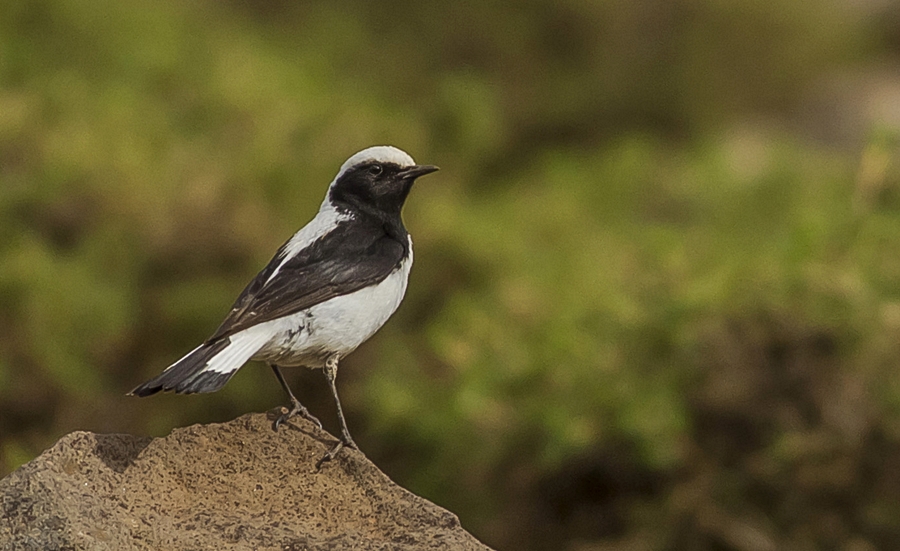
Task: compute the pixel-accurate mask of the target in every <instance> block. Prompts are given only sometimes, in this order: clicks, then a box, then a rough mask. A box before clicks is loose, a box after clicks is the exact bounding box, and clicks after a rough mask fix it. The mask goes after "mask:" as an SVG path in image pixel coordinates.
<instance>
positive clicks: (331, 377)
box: [316, 354, 356, 469]
mask: <svg viewBox="0 0 900 551" xmlns="http://www.w3.org/2000/svg"><path fill="white" fill-rule="evenodd" d="M338 359H339V357H338V355H337V354H332V355H331V356H329V357H328V359H327V360H325V379H326V380H327V381H328V386H329V387H331V394H332V396H334V404H335V405H336V406H337V415H338V421H340V423H341V438H340V440H338V442H337V444H335V445H334V447H332V448H331V449H330V450H328V452H327V453H326V454H325V455H324V456H322V459H320V460H319V462H318V463H316V468H317V469H318V468H321V467H322V464H323V463H326V462H328V461H331V460H332V459H334V457H335V456H336V455H337V454H338V452H339V451H341V449H342V448H343V447H344V446H347V447H348V448H356V442H354V441H353V438H351V437H350V431H349V430H347V421H346V420H345V419H344V410H343V408H341V399H340V398H338V392H337V386H336V385H335V379H337V368H338Z"/></svg>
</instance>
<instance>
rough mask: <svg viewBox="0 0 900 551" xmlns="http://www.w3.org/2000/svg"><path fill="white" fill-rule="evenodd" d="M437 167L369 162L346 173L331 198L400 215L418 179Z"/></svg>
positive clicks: (333, 190) (339, 201)
mask: <svg viewBox="0 0 900 551" xmlns="http://www.w3.org/2000/svg"><path fill="white" fill-rule="evenodd" d="M435 170H437V167H436V166H430V165H414V166H408V167H401V166H400V165H398V164H396V163H387V162H378V161H367V162H365V163H361V164H358V165H356V166H354V167H353V168H351V169H349V170H348V171H347V172H345V173H344V174H342V175H341V177H340V178H338V180H337V182H335V184H334V186H333V187H332V188H331V192H330V195H329V197H330V199H331V200H332V202H334V203H338V204H340V203H343V204H347V205H352V206H354V207H356V208H359V209H361V210H364V211H376V212H377V213H379V214H387V215H399V214H400V209H401V208H402V207H403V203H404V202H405V201H406V196H407V195H409V190H410V189H412V185H413V182H415V181H416V178H418V177H419V176H424V175H425V174H429V173H431V172H434V171H435Z"/></svg>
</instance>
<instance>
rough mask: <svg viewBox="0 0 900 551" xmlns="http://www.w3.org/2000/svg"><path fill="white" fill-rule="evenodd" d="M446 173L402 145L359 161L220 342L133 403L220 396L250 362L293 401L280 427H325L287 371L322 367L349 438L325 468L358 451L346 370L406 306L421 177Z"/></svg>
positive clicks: (219, 333) (332, 188)
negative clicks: (342, 374)
mask: <svg viewBox="0 0 900 551" xmlns="http://www.w3.org/2000/svg"><path fill="white" fill-rule="evenodd" d="M437 170H438V167H436V166H433V165H418V164H416V162H415V161H414V160H413V158H412V157H411V156H410V155H409V154H408V153H406V152H404V151H402V150H400V149H398V148H396V147H393V146H374V147H369V148H367V149H364V150H362V151H360V152H358V153H356V154H354V155H352V156H351V157H350V158H349V159H347V161H345V162H344V163H343V165H341V167H340V170H339V171H338V173H337V175H336V176H335V177H334V179H333V180H332V181H331V183H330V185H329V186H328V191H327V193H326V195H325V199H324V200H323V201H322V204H321V206H320V208H319V211H318V213H317V214H316V215H315V217H313V219H312V220H311V221H310V222H309V223H308V224H306V226H304V227H303V228H302V229H300V230H299V231H298V232H297V233H295V234H294V235H293V236H292V237H291V238H290V239H288V240H287V241H286V242H285V243H284V244H283V245H282V246H281V247H280V248H279V249H278V252H277V253H276V254H275V256H274V257H273V258H272V260H271V261H269V263H268V264H267V265H266V266H265V268H263V269H262V271H260V272H259V274H257V275H256V277H255V278H253V280H252V281H250V283H249V284H248V285H247V286H246V287H245V288H244V290H243V291H242V292H241V294H240V295H239V296H238V298H237V300H235V302H234V305H233V306H232V307H231V310H230V311H229V312H228V314H227V315H226V316H225V319H224V321H222V323H221V325H219V328H218V329H216V331H215V332H214V333H213V334H212V336H210V337H209V338H208V339H206V340H205V341H203V342H202V343H201V344H200V345H199V346H197V347H196V348H194V349H193V350H191V351H190V352H188V353H187V354H186V355H185V356H184V357H182V358H181V359H179V360H178V361H176V362H175V363H173V364H172V365H170V366H169V367H168V368H166V369H165V370H164V371H163V372H162V373H160V374H159V375H158V376H156V377H154V378H153V379H150V380H149V381H147V382H145V383H143V384H141V385H139V386H138V387H136V388H135V389H134V390H132V391H131V392H130V393H129V395H133V396H139V397H144V396H150V395H152V394H156V393H157V392H160V391H174V392H175V393H177V394H193V393H205V392H215V391H216V390H219V389H220V388H222V387H223V386H225V384H226V383H227V382H228V380H229V379H231V377H232V376H234V374H235V373H237V371H238V369H240V368H241V367H242V366H243V365H244V364H245V363H246V362H248V361H249V360H260V361H263V362H265V363H267V364H268V365H269V366H270V367H271V369H272V371H273V372H274V374H275V377H276V378H277V379H278V382H279V384H280V385H281V387H282V388H283V389H284V391H285V392H286V393H287V396H288V399H289V400H290V408H282V414H281V415H280V416H278V417H277V418H276V419H275V421H274V422H273V429H274V430H275V431H276V432H277V431H278V427H279V426H280V425H282V424H283V423H284V422H285V421H287V420H288V419H290V418H292V417H294V416H297V415H300V416H301V417H303V418H305V419H307V420H309V421H310V422H312V423H313V424H315V425H316V426H317V427H318V428H319V429H321V428H322V423H321V422H320V421H319V420H318V419H317V418H316V417H314V416H313V415H312V414H311V413H309V411H308V410H307V409H306V408H305V407H304V406H303V405H302V404H301V403H300V401H299V400H298V399H297V398H296V397H295V396H294V393H293V392H292V391H291V388H290V386H288V384H287V382H286V381H285V379H284V375H283V374H282V372H281V368H282V367H301V366H305V367H308V368H313V369H322V370H323V371H324V373H325V378H326V381H327V382H328V386H329V388H330V390H331V394H332V396H333V398H334V402H335V406H336V409H337V417H338V422H339V423H340V429H341V436H340V438H339V439H338V442H337V443H336V444H335V445H334V446H333V447H332V448H331V449H330V450H329V451H328V452H327V453H326V454H325V455H324V456H323V457H322V459H320V460H319V462H318V464H317V466H318V467H321V465H322V463H324V462H326V461H330V460H332V459H333V458H334V457H335V456H336V454H337V453H338V452H340V450H341V449H342V448H343V447H345V446H346V447H350V448H356V449H358V447H357V445H356V443H355V442H354V441H353V438H352V437H351V436H350V431H349V430H348V429H347V422H346V420H345V419H344V412H343V409H342V407H341V401H340V398H339V397H338V391H337V386H336V378H337V370H338V363H339V362H340V360H341V359H343V358H344V357H346V356H347V355H348V354H350V353H351V352H353V351H354V350H355V349H356V348H357V347H358V346H359V345H361V344H362V343H363V342H365V341H366V340H368V339H369V338H370V337H371V336H372V335H373V334H375V332H376V331H378V330H379V329H380V328H381V327H382V326H383V325H384V324H385V322H387V320H388V318H390V317H391V315H393V313H394V312H395V311H396V310H397V308H398V307H399V305H400V302H401V300H402V299H403V296H404V295H405V293H406V287H407V281H408V278H409V272H410V268H411V266H412V262H413V248H412V238H411V237H410V235H409V232H408V231H407V230H406V227H405V226H404V225H403V219H402V217H401V210H402V208H403V205H404V203H405V202H406V199H407V196H408V195H409V193H410V190H411V189H412V186H413V183H414V182H415V181H416V179H417V178H419V177H421V176H424V175H426V174H430V173H432V172H435V171H437Z"/></svg>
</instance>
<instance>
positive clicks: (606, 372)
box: [0, 0, 900, 549]
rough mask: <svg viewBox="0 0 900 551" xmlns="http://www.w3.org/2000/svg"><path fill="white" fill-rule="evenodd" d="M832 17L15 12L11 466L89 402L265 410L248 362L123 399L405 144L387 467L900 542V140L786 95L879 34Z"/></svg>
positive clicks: (604, 506) (675, 537) (857, 19)
mask: <svg viewBox="0 0 900 551" xmlns="http://www.w3.org/2000/svg"><path fill="white" fill-rule="evenodd" d="M845 9H846V8H843V7H841V6H838V5H830V4H826V5H823V6H821V7H820V9H817V10H815V13H812V10H810V9H809V8H808V7H805V5H803V4H802V3H790V2H776V3H764V2H759V1H757V0H740V1H737V2H733V3H729V4H727V5H726V4H721V3H716V2H699V3H684V2H663V1H655V2H654V1H651V2H649V3H647V2H643V3H633V2H624V1H611V2H594V3H590V2H563V3H561V4H560V3H551V2H540V1H532V2H525V3H520V4H516V5H512V6H510V5H508V4H507V3H500V2H482V3H477V4H459V3H457V4H452V5H443V4H439V3H434V2H416V3H410V2H400V3H393V4H390V5H375V4H371V5H370V4H367V3H354V2H346V1H340V2H336V3H335V2H314V3H290V2H241V3H238V2H233V3H214V2H193V3H176V2H161V3H155V4H153V5H152V6H149V5H146V4H138V3H136V2H131V1H127V0H126V1H121V0H120V1H117V2H111V1H106V0H102V1H99V2H83V1H74V2H73V1H61V0H39V1H24V0H22V1H19V0H12V1H9V2H7V3H6V4H5V5H4V6H3V8H2V12H3V13H2V17H0V51H3V52H4V55H3V56H0V266H2V268H0V473H5V472H8V471H9V470H11V469H13V468H15V467H16V466H17V465H19V464H21V463H22V462H24V461H26V460H28V459H29V458H30V457H32V456H34V455H35V454H37V453H39V452H40V450H42V449H43V448H45V447H46V446H48V445H49V444H50V443H52V442H53V441H54V440H55V439H56V438H58V437H59V436H60V435H61V434H63V433H65V432H68V431H71V430H75V429H89V430H95V431H105V432H123V431H130V432H137V433H151V434H162V433H165V432H167V431H168V430H170V429H171V427H173V426H176V425H184V424H188V423H193V422H204V421H213V420H223V419H227V418H229V417H232V416H235V415H238V414H240V413H243V412H246V411H248V410H253V409H266V408H272V407H274V406H276V405H278V404H280V403H281V400H282V396H281V393H280V390H279V389H278V387H277V385H276V384H275V383H274V381H273V380H272V378H271V376H270V375H269V373H267V372H266V370H264V369H260V368H258V367H257V368H254V367H250V368H248V369H245V370H242V372H241V373H240V374H238V375H237V376H236V377H235V379H234V380H233V381H232V382H231V383H230V384H229V385H228V387H227V388H226V389H225V390H224V391H222V392H220V393H217V394H215V395H212V396H194V397H173V396H158V397H154V398H153V399H151V400H148V401H138V400H135V399H127V398H125V397H124V396H123V394H124V393H125V392H127V391H128V390H129V389H131V388H132V387H133V386H135V385H136V384H137V383H139V382H141V381H142V380H144V379H145V378H147V377H150V376H152V375H153V374H155V373H157V372H158V371H159V370H160V369H162V368H163V367H165V366H166V365H168V364H169V363H170V362H171V361H173V360H174V359H176V358H177V357H179V356H180V355H181V354H183V353H184V352H185V351H187V350H189V349H191V348H193V346H195V345H196V343H197V342H198V341H199V340H202V339H203V338H205V337H206V336H207V335H208V333H209V332H210V331H212V330H213V329H214V328H215V326H216V324H217V323H218V321H220V318H221V316H222V315H223V314H224V312H225V310H226V308H227V307H228V306H229V305H230V301H231V300H233V299H234V297H235V296H236V295H237V294H238V292H239V291H240V289H241V286H242V285H243V284H244V283H245V282H246V281H247V280H249V278H250V277H252V276H253V274H254V273H255V272H256V270H258V269H259V268H260V267H261V266H262V265H263V263H264V262H265V261H266V260H267V259H268V258H269V255H270V254H271V253H272V251H273V250H275V248H276V247H277V246H278V245H280V244H281V242H282V241H283V240H284V239H286V238H287V236H289V235H290V234H291V232H293V231H295V230H296V229H297V228H298V227H299V226H301V225H302V224H303V223H305V222H306V221H307V220H308V219H309V218H310V217H311V216H312V215H313V213H314V212H315V210H316V209H317V208H318V205H319V202H320V201H321V198H322V194H323V193H324V189H325V185H326V183H327V182H328V181H329V179H330V178H331V177H332V176H333V174H334V172H335V171H336V168H337V167H338V166H339V164H340V163H341V162H342V161H343V160H344V159H345V158H346V157H347V156H348V155H349V154H351V153H353V152H355V151H357V150H358V149H361V148H363V147H366V146H368V145H372V144H375V143H393V144H396V145H398V146H400V147H402V148H404V149H406V150H408V151H410V152H411V153H412V154H413V155H414V156H415V157H416V158H417V159H419V160H421V161H423V162H429V163H431V162H433V163H435V164H438V165H440V166H441V167H442V169H443V170H442V171H441V172H440V173H438V175H435V176H434V177H433V180H432V179H431V178H429V179H428V180H423V182H422V184H421V185H420V187H418V188H417V189H416V190H415V191H414V193H413V195H412V197H411V199H410V203H409V205H408V207H407V209H406V212H405V218H406V221H407V225H408V226H409V227H410V230H411V232H412V234H413V236H414V239H415V241H416V265H415V268H414V270H413V273H412V281H411V284H410V288H409V292H408V295H407V298H406V300H405V302H404V304H403V306H402V307H401V309H400V310H399V312H398V313H397V315H396V316H395V318H394V319H393V320H392V321H391V323H390V324H388V326H387V327H386V328H385V329H384V330H383V331H382V332H381V333H380V334H379V335H378V337H377V338H376V339H373V341H372V342H371V343H369V344H367V345H365V346H364V347H363V348H361V349H360V351H359V352H357V353H356V354H355V355H353V356H351V357H350V358H348V360H347V361H346V362H345V363H344V364H343V365H342V374H341V386H342V394H343V396H344V402H345V406H347V407H348V409H349V412H348V413H349V416H350V425H351V427H352V428H354V435H355V436H356V437H357V440H358V441H359V442H360V444H361V446H362V448H363V449H364V450H365V451H366V452H367V453H368V454H369V456H370V457H371V458H372V459H373V460H374V461H375V462H376V463H377V464H379V465H380V466H382V467H383V468H385V469H386V470H387V471H388V472H389V474H391V476H393V477H394V478H395V479H397V480H398V482H400V483H402V484H404V485H406V486H407V487H409V488H410V489H412V490H413V491H416V492H418V493H422V494H424V495H426V496H427V497H429V498H431V499H433V500H435V501H436V502H438V503H440V504H441V505H444V506H446V507H449V508H451V509H452V510H454V511H455V512H457V513H458V514H459V515H460V517H461V519H462V521H463V524H464V525H465V526H466V527H467V528H469V529H471V530H473V531H474V532H475V533H476V535H478V536H479V537H481V538H482V539H484V540H485V541H486V542H487V543H489V544H492V545H495V546H498V547H500V546H503V547H508V548H553V549H559V548H576V547H578V546H582V547H583V548H587V547H585V546H601V545H622V546H625V545H634V546H637V547H636V548H660V549H665V548H671V549H711V548H723V549H725V548H727V549H749V548H750V547H747V546H746V545H743V544H742V542H741V538H740V537H737V536H735V534H747V533H750V532H753V533H754V534H757V535H759V537H760V538H761V540H760V541H767V542H775V543H774V544H773V545H775V546H778V547H780V548H798V549H806V548H816V547H821V546H822V545H826V544H827V545H832V544H833V543H834V541H836V539H838V540H840V541H841V542H842V543H841V544H842V545H843V544H844V543H846V545H848V546H849V545H856V543H859V544H860V545H869V546H875V547H885V546H886V547H891V546H893V544H896V543H897V542H898V541H900V527H898V526H897V524H896V521H895V520H893V519H895V518H896V506H895V505H894V504H893V503H894V501H893V500H892V498H891V496H893V495H896V492H895V491H894V490H896V488H893V486H892V484H893V483H892V481H893V480H896V479H897V477H896V473H895V472H894V470H892V469H893V467H891V465H892V464H900V463H897V461H895V460H900V457H898V452H897V451H896V450H897V449H900V447H898V446H897V443H898V438H900V433H898V431H897V429H896V427H897V426H898V419H900V379H898V378H897V376H896V374H895V371H896V370H895V366H896V360H895V358H896V357H897V353H898V352H900V350H898V346H897V344H896V342H897V339H896V335H897V333H898V330H900V309H898V306H897V304H898V302H897V301H898V296H900V261H898V260H897V259H898V258H900V257H898V255H897V254H895V253H896V251H895V249H896V244H897V242H898V239H900V165H898V163H897V161H896V159H897V156H898V153H900V133H898V130H897V128H896V127H894V126H892V125H891V123H890V121H883V122H882V123H881V124H876V125H875V127H874V128H872V129H871V133H870V134H869V135H868V136H867V137H866V138H865V139H864V140H856V141H854V140H852V139H851V140H849V142H847V141H841V140H836V141H834V142H831V143H829V144H828V145H826V143H823V142H822V141H815V140H813V139H811V138H810V137H809V136H810V135H811V134H813V133H814V132H815V131H816V130H817V129H819V128H821V126H822V124H817V122H821V121H814V122H812V123H809V122H807V123H806V125H803V124H799V123H798V122H797V118H798V117H797V116H796V113H797V112H798V111H800V110H801V108H802V109H807V108H809V105H810V104H811V103H810V102H812V103H814V100H813V99H811V98H812V97H813V96H815V94H814V93H813V91H818V90H819V89H820V84H821V83H822V82H824V81H825V80H827V79H828V78H829V75H831V74H833V73H834V72H835V71H843V70H845V68H846V67H865V66H866V64H868V63H869V61H870V60H871V59H878V58H879V56H886V54H887V53H888V52H889V48H890V45H889V41H887V40H884V41H881V40H880V39H879V34H878V32H876V30H877V29H878V28H879V27H878V25H877V24H876V23H875V18H871V19H866V18H865V17H862V16H861V15H859V14H857V13H855V12H853V13H851V12H847V11H845ZM810 109H811V108H810ZM818 117H819V118H827V117H828V115H827V114H826V115H818ZM825 126H827V125H825ZM838 134H839V135H838V137H842V136H843V135H841V134H840V133H838ZM862 142H864V143H862ZM847 143H850V145H847ZM860 146H862V154H861V155H860V152H859V149H860ZM313 375H315V374H313ZM300 377H302V378H303V383H304V384H303V385H297V386H298V387H302V388H300V389H299V390H300V397H301V399H303V401H304V402H307V403H308V404H309V405H310V406H311V409H312V410H313V411H315V412H316V414H317V415H319V417H321V418H323V419H324V420H326V425H329V426H331V427H333V426H334V425H333V421H331V422H329V421H330V417H331V415H330V414H329V413H328V412H330V411H331V409H330V408H331V405H330V402H329V399H328V395H327V393H326V392H324V385H322V386H318V387H317V386H316V385H317V384H319V383H318V382H317V381H318V380H317V379H316V378H315V377H312V376H307V375H300ZM307 383H308V384H307ZM892 462H893V463H892ZM870 473H875V474H874V475H871V476H870ZM892 473H893V474H892ZM838 475H840V476H838ZM873 478H874V479H877V481H876V482H872V481H871V480H872V479H873ZM822 495H829V496H834V499H833V501H828V500H822V499H820V496H822ZM842 504H844V505H842ZM822 519H830V520H829V522H830V523H831V524H832V525H835V523H837V524H836V525H837V526H838V527H837V528H833V530H832V532H828V531H827V530H824V529H822V528H820V526H822V525H823V524H827V523H824V522H823V520H822ZM835 519H837V520H835ZM742 530H743V531H742ZM841 530H843V532H841V535H840V536H834V534H835V533H837V532H839V531H841ZM560 542H567V543H560ZM860 542H862V543H860ZM857 547H859V545H857ZM598 548H599V547H598ZM860 548H864V547H860Z"/></svg>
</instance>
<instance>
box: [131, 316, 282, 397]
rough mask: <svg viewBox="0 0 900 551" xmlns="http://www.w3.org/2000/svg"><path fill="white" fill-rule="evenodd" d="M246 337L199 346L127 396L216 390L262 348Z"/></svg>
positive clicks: (256, 340)
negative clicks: (161, 392)
mask: <svg viewBox="0 0 900 551" xmlns="http://www.w3.org/2000/svg"><path fill="white" fill-rule="evenodd" d="M250 333H251V332H249V331H245V332H241V333H238V334H235V335H231V336H230V337H225V338H223V339H219V340H216V341H213V342H207V343H203V344H201V345H200V346H198V347H197V348H195V349H194V350H192V351H190V352H188V353H187V354H186V355H185V356H184V357H183V358H181V359H180V360H178V361H177V362H175V363H174V364H172V365H171V366H169V367H168V368H166V370H165V371H163V372H162V373H160V374H159V375H158V376H156V377H154V378H153V379H150V380H149V381H147V382H146V383H144V384H142V385H140V386H138V387H137V388H135V389H134V390H132V391H131V392H130V393H129V394H132V395H134V396H142V397H143V396H150V395H151V394H156V393H157V392H160V391H167V390H174V391H175V392H176V393H178V394H194V393H198V392H214V391H216V390H219V389H220V388H222V387H223V386H225V383H227V382H228V380H229V379H231V377H232V375H234V374H235V373H236V372H237V370H238V369H240V368H241V366H242V365H244V364H245V363H246V362H247V360H249V359H250V358H251V357H252V356H253V354H255V353H256V352H257V351H258V350H259V349H260V348H261V347H262V345H263V344H265V340H261V339H259V338H257V337H258V336H256V335H253V334H250Z"/></svg>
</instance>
